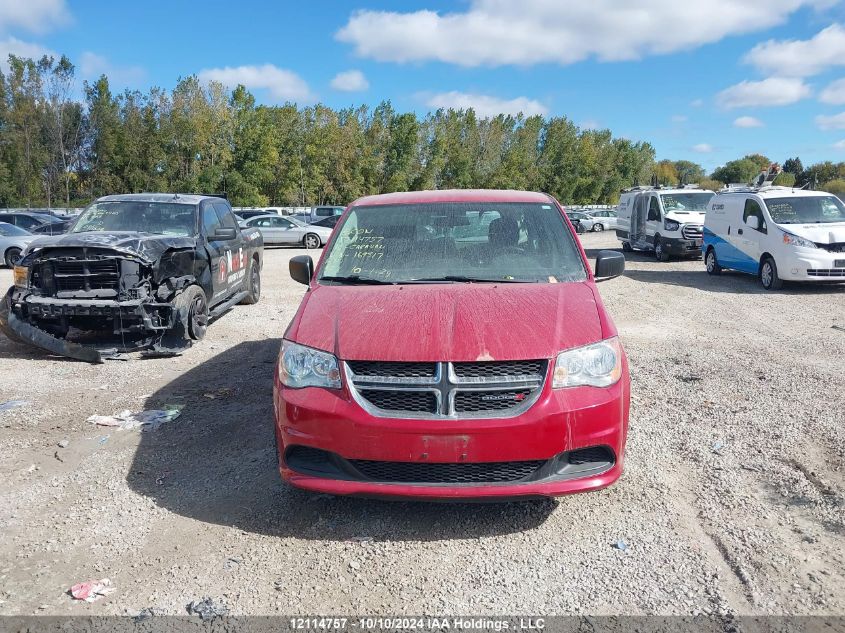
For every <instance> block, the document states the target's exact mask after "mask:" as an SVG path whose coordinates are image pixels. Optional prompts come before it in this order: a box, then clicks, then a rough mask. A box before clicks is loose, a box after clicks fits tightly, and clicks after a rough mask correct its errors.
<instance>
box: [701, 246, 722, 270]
mask: <svg viewBox="0 0 845 633" xmlns="http://www.w3.org/2000/svg"><path fill="white" fill-rule="evenodd" d="M704 265H705V266H706V267H707V272H708V273H710V274H711V275H721V274H722V266H721V265H720V264H719V260H718V259H716V249H713V248H710V249H708V250H707V255H706V257H705V258H704Z"/></svg>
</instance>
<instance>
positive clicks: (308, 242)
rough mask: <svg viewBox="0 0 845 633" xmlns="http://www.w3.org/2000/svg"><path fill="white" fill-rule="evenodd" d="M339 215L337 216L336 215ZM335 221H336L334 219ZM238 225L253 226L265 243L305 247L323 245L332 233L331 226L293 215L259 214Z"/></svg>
mask: <svg viewBox="0 0 845 633" xmlns="http://www.w3.org/2000/svg"><path fill="white" fill-rule="evenodd" d="M338 217H339V216H338ZM335 222H336V221H335ZM239 224H240V226H242V227H246V228H255V229H258V230H259V231H261V235H263V236H264V244H265V245H272V244H275V245H288V246H293V245H296V244H299V245H302V246H304V247H305V248H320V247H321V246H325V245H326V242H328V241H329V237H331V234H332V228H329V227H326V226H320V225H317V224H305V223H304V222H302V221H300V220H297V219H296V218H295V217H294V216H292V215H291V216H287V217H284V216H281V215H275V214H273V215H269V214H265V215H259V216H255V217H252V218H249V219H248V220H243V221H241V222H240V223H239Z"/></svg>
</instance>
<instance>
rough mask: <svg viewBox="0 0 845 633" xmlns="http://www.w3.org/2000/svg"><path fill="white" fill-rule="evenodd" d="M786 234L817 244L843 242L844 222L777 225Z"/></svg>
mask: <svg viewBox="0 0 845 633" xmlns="http://www.w3.org/2000/svg"><path fill="white" fill-rule="evenodd" d="M778 227H779V228H780V229H781V230H782V231H785V232H787V233H792V234H793V235H797V236H798V237H803V238H804V239H805V240H810V241H811V242H816V243H817V244H837V243H839V242H845V222H835V223H829V224H778Z"/></svg>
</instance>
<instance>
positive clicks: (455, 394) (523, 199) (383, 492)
mask: <svg viewBox="0 0 845 633" xmlns="http://www.w3.org/2000/svg"><path fill="white" fill-rule="evenodd" d="M624 267H625V260H624V257H623V256H622V254H621V253H619V252H617V251H600V252H599V253H598V255H597V259H596V265H595V268H596V270H595V274H593V272H592V271H591V270H590V266H589V264H588V262H587V259H586V255H585V253H584V251H583V249H582V248H581V245H580V243H579V241H578V239H577V238H576V236H575V232H574V229H573V227H572V225H571V224H570V222H569V221H568V220H567V218H566V216H565V214H564V212H563V209H562V208H561V206H560V204H558V202H557V201H556V200H554V199H553V198H552V197H551V196H548V195H545V194H540V193H531V192H520V191H487V190H481V191H423V192H413V193H394V194H387V195H380V196H371V197H365V198H361V199H359V200H357V201H356V202H354V203H353V204H351V205H350V206H349V208H348V209H347V210H346V212H345V214H344V215H343V218H342V219H341V220H340V222H339V224H338V226H337V228H336V229H335V231H334V234H333V236H332V239H331V241H330V242H329V244H328V246H327V247H326V249H325V251H324V253H323V256H322V257H321V259H320V261H319V263H318V264H317V266H316V268H315V267H314V264H313V262H312V260H311V258H310V257H307V256H299V257H294V258H292V259H291V262H290V273H291V276H292V277H293V278H294V279H295V280H296V281H299V282H301V283H303V284H306V285H307V286H308V291H307V292H306V294H305V297H304V298H303V300H302V304H301V305H300V306H299V310H298V311H297V313H296V316H295V317H294V319H293V321H292V322H291V324H290V326H289V327H288V330H287V332H286V333H285V336H284V340H283V343H282V348H281V352H280V355H279V361H278V366H277V368H276V374H275V379H274V394H273V398H274V405H275V414H276V437H277V440H278V451H279V470H280V472H281V475H282V477H283V478H284V479H285V480H287V481H289V482H290V483H291V484H293V485H294V486H297V487H299V488H304V489H307V490H312V491H316V492H323V493H330V494H349V495H361V496H376V497H405V498H419V499H432V500H449V499H494V498H495V499H501V498H505V499H508V498H512V499H521V498H530V497H545V496H557V495H564V494H569V493H573V492H585V491H589V490H597V489H600V488H604V487H605V486H608V485H610V484H612V483H613V482H614V481H616V480H617V479H618V478H619V476H620V474H621V473H622V466H623V459H624V450H625V439H626V436H627V431H628V408H629V393H630V378H629V375H628V365H627V359H626V358H625V352H624V351H623V349H622V345H621V343H620V341H619V338H618V337H617V333H616V328H615V327H614V325H613V322H612V321H611V319H610V317H609V316H608V314H607V312H606V311H605V308H604V306H603V305H602V301H601V298H600V297H599V293H598V290H597V288H596V283H595V282H596V281H597V280H599V279H603V278H611V277H615V276H618V275H620V274H621V273H622V272H623V270H624Z"/></svg>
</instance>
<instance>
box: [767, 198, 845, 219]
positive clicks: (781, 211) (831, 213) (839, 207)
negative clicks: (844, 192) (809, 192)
mask: <svg viewBox="0 0 845 633" xmlns="http://www.w3.org/2000/svg"><path fill="white" fill-rule="evenodd" d="M766 206H767V207H768V209H769V215H771V216H772V221H773V222H775V223H776V224H827V223H831V222H845V205H843V204H842V201H841V200H840V199H839V198H837V197H836V196H793V197H789V198H768V199H767V200H766Z"/></svg>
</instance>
